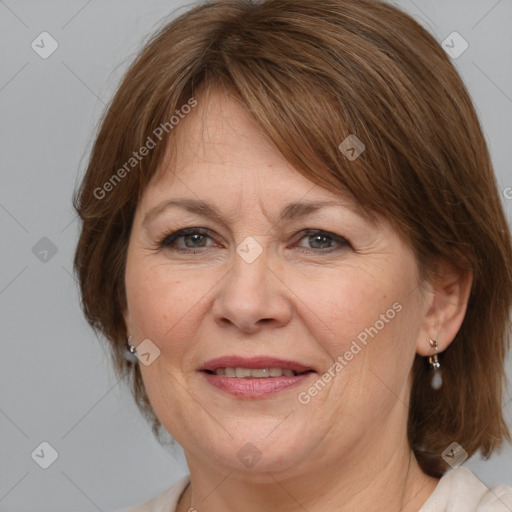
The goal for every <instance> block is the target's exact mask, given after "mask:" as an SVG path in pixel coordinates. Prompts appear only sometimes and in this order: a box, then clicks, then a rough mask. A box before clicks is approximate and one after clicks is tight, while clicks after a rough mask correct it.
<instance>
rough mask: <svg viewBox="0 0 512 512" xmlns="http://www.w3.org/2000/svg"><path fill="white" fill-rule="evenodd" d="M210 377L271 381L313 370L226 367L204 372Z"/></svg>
mask: <svg viewBox="0 0 512 512" xmlns="http://www.w3.org/2000/svg"><path fill="white" fill-rule="evenodd" d="M204 371H205V372H206V373H208V374H210V375H222V376H224V377H228V378H232V379H233V378H234V379H272V378H276V377H282V376H283V375H284V376H285V377H296V376H297V375H304V374H306V373H311V372H313V370H306V371H303V372H296V371H294V370H290V369H288V368H243V367H227V368H216V369H215V370H204Z"/></svg>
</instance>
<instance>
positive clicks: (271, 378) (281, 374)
mask: <svg viewBox="0 0 512 512" xmlns="http://www.w3.org/2000/svg"><path fill="white" fill-rule="evenodd" d="M198 371H199V372H200V373H202V374H203V375H204V377H205V379H206V382H207V383H208V384H210V385H212V386H213V387H214V388H216V389H217V390H220V391H222V392H223V393H228V394H231V395H234V396H236V397H239V398H264V397H266V396H269V395H272V394H275V393H277V392H279V391H282V390H285V389H288V388H291V387H295V386H298V385H299V384H301V383H304V381H305V380H307V379H309V378H310V377H311V375H316V374H317V372H316V371H315V370H314V369H313V368H311V367H308V366H306V365H305V364H303V363H299V362H296V361H290V360H285V359H278V358H275V357H267V356H260V357H251V358H244V357H239V356H226V357H221V358H216V359H212V360H210V361H208V362H206V363H205V364H203V365H202V366H201V367H200V368H199V369H198Z"/></svg>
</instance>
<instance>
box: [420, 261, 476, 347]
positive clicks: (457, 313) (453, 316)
mask: <svg viewBox="0 0 512 512" xmlns="http://www.w3.org/2000/svg"><path fill="white" fill-rule="evenodd" d="M472 284H473V274H472V273H471V272H470V271H467V270H461V269H460V268H458V267H456V266H455V265H454V264H453V263H452V262H450V261H448V260H446V259H442V260H441V261H440V262H439V263H438V266H437V269H436V271H435V273H434V277H432V279H431V280H430V282H429V283H428V291H427V292H426V293H425V316H424V321H423V324H422V327H421V329H420V335H419V338H418V342H417V344H416V352H417V353H418V354H420V355H421V356H429V355H432V353H433V351H432V347H431V346H430V343H429V339H430V338H432V339H433V340H436V341H437V342H438V344H439V348H438V353H441V352H443V350H446V348H447V347H448V346H449V345H450V343H451V342H452V341H453V340H454V338H455V336H456V334H457V332H459V329H460V326H461V325H462V321H463V320H464V316H465V315H466V309H467V305H468V300H469V295H470V292H471V285H472Z"/></svg>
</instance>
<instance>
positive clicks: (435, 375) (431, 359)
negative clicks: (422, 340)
mask: <svg viewBox="0 0 512 512" xmlns="http://www.w3.org/2000/svg"><path fill="white" fill-rule="evenodd" d="M429 343H430V346H431V347H432V348H433V349H434V354H432V355H431V356H428V364H429V365H430V369H431V370H432V377H431V379H430V385H431V386H432V388H433V389H435V390H436V391H437V390H438V389H439V388H440V387H441V386H442V385H443V377H442V375H441V363H440V362H439V358H438V356H437V349H438V348H439V343H438V342H437V341H436V340H433V339H432V338H430V340H429Z"/></svg>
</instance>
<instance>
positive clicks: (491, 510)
mask: <svg viewBox="0 0 512 512" xmlns="http://www.w3.org/2000/svg"><path fill="white" fill-rule="evenodd" d="M189 481H190V475H187V476H184V477H183V478H182V479H181V480H179V481H178V482H176V483H175V484H174V485H173V486H172V487H171V488H169V489H167V490H166V491H164V492H163V493H162V494H160V495H158V496H157V497H156V498H153V499H151V500H149V501H146V502H145V503H142V504H140V505H137V506H135V507H131V508H128V509H124V510H122V511H120V512H176V507H177V504H178V501H179V499H180V497H181V494H182V493H183V491H184V490H185V488H186V487H187V485H188V483H189ZM418 512H512V487H508V486H506V485H495V486H494V487H491V488H488V487H487V486H485V485H484V484H483V483H482V482H481V481H480V480H479V479H478V478H477V477H476V476H475V475H474V474H473V473H472V472H471V471H470V470H469V469H468V468H465V467H463V466H461V467H458V468H456V469H450V470H449V471H447V472H446V473H445V474H444V475H443V476H442V477H441V479H440V480H439V482H438V484H437V487H436V488H435V490H434V492H433V493H432V494H431V495H430V497H429V498H428V499H427V501H426V502H425V503H424V504H423V506H422V507H421V508H420V510H419V511H418Z"/></svg>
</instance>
